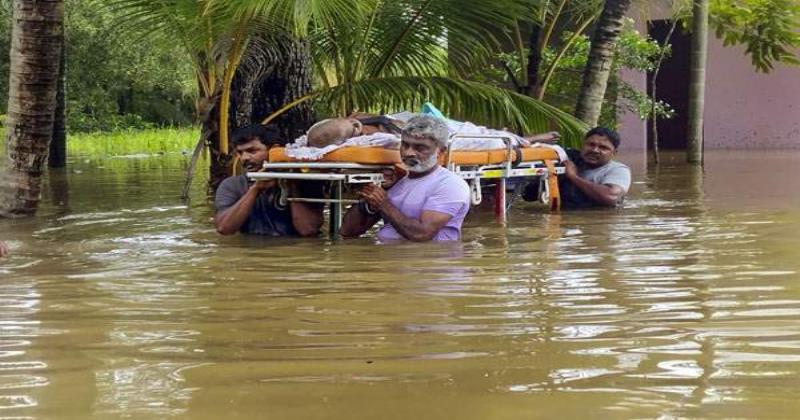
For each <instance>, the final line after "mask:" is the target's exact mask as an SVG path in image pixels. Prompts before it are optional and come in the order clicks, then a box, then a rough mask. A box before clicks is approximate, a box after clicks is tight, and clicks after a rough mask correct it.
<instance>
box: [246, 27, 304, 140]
mask: <svg viewBox="0 0 800 420" xmlns="http://www.w3.org/2000/svg"><path fill="white" fill-rule="evenodd" d="M283 45H284V46H285V48H283V49H282V51H281V57H280V60H279V63H277V65H276V66H275V68H274V71H272V72H270V73H269V74H267V75H265V76H264V77H263V78H261V80H259V81H258V83H257V85H256V88H255V89H254V96H253V100H252V114H251V118H250V122H251V123H259V122H261V121H263V120H264V118H266V117H267V116H269V115H270V114H272V113H273V112H275V111H277V110H278V109H280V108H281V107H282V106H284V105H286V104H287V103H289V102H291V101H293V100H295V99H297V98H299V97H301V96H304V95H307V94H308V93H309V92H311V69H312V65H311V54H310V52H309V46H308V43H307V42H305V41H300V40H297V39H291V38H289V37H287V39H286V41H285V42H284V43H283ZM313 123H314V111H313V108H312V106H311V103H310V102H308V101H307V102H304V103H302V104H300V105H298V106H296V107H294V108H292V109H290V110H289V111H287V112H285V113H283V114H281V115H280V116H279V117H278V118H276V119H275V120H273V124H276V125H277V127H278V129H279V130H280V133H281V134H282V135H283V137H284V138H285V139H287V140H289V141H292V140H294V139H295V138H297V137H299V136H301V135H303V134H305V132H306V130H308V128H309V127H311V125H312V124H313Z"/></svg>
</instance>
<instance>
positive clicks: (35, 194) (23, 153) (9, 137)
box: [0, 0, 64, 217]
mask: <svg viewBox="0 0 800 420" xmlns="http://www.w3.org/2000/svg"><path fill="white" fill-rule="evenodd" d="M63 24H64V3H63V1H62V0H51V1H44V0H36V1H34V0H15V1H14V13H13V22H12V25H13V26H12V36H11V53H10V64H11V65H10V72H9V73H10V77H9V94H8V118H7V120H6V126H7V130H6V145H7V157H6V167H5V172H4V173H3V174H2V177H3V180H2V182H0V215H2V216H7V217H10V216H25V215H32V214H34V213H35V212H36V209H37V207H38V205H39V200H40V198H41V188H42V174H43V172H44V168H45V162H46V161H47V153H48V148H49V146H50V138H51V137H52V135H53V115H54V111H55V108H56V91H57V87H58V77H59V71H58V67H59V61H60V56H61V49H62V48H63V45H64V36H63V29H62V28H63Z"/></svg>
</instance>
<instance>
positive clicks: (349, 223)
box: [339, 204, 380, 238]
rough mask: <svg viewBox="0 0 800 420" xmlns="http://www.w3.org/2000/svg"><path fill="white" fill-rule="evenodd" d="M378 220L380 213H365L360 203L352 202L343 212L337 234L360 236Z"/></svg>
mask: <svg viewBox="0 0 800 420" xmlns="http://www.w3.org/2000/svg"><path fill="white" fill-rule="evenodd" d="M378 220H380V214H378V213H375V214H367V213H365V212H364V210H363V209H362V208H361V205H360V204H354V205H352V206H350V208H349V209H347V212H346V213H345V214H344V218H343V219H342V227H341V228H340V229H339V234H340V235H342V237H344V238H355V237H357V236H361V235H363V234H364V232H366V231H368V230H369V228H371V227H372V226H373V225H374V224H375V223H378Z"/></svg>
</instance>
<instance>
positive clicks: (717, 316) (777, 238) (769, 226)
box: [0, 152, 800, 419]
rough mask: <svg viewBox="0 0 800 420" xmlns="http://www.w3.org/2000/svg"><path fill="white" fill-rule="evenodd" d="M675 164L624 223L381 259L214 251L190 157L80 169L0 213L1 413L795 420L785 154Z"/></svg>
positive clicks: (327, 248)
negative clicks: (24, 210)
mask: <svg viewBox="0 0 800 420" xmlns="http://www.w3.org/2000/svg"><path fill="white" fill-rule="evenodd" d="M667 158H668V159H667V162H666V163H665V164H664V165H662V166H661V167H658V168H650V169H648V170H646V171H644V170H643V171H640V173H638V174H636V179H637V181H638V182H637V183H636V184H635V185H634V193H633V195H632V196H631V197H630V199H629V200H628V202H627V204H626V208H625V209H624V210H621V211H588V212H576V213H564V214H552V215H551V214H546V213H544V212H542V211H541V210H539V209H537V208H536V207H534V206H531V205H529V204H527V203H516V206H515V207H514V209H513V211H512V212H511V214H510V217H509V223H508V227H506V228H504V227H502V226H501V225H499V224H498V223H497V222H495V221H494V220H493V219H492V216H491V214H490V213H488V212H487V211H477V212H474V213H472V214H471V215H470V217H469V219H468V223H467V227H466V229H465V231H464V236H465V241H464V243H462V244H449V245H437V244H422V245H416V244H400V245H382V246H376V245H374V243H373V240H371V239H369V238H365V239H359V240H354V241H347V242H335V241H329V240H326V239H286V238H281V239H264V238H255V237H241V236H237V237H233V238H222V237H219V236H217V235H216V233H215V232H214V231H213V229H212V228H211V226H210V223H209V218H210V216H211V212H210V210H209V208H208V204H207V203H206V202H205V201H204V200H202V197H201V196H202V191H201V190H202V186H201V185H200V183H198V185H197V190H196V191H195V200H194V202H193V204H192V205H191V206H190V207H186V206H183V205H181V203H180V202H179V201H178V200H177V198H176V197H177V194H178V192H179V190H180V186H181V177H182V171H183V168H184V165H185V159H184V158H177V157H158V158H148V159H139V160H136V159H128V160H118V161H108V162H99V163H96V162H83V161H81V160H76V161H74V162H73V164H72V166H71V169H70V170H69V171H64V172H55V173H53V174H51V176H50V177H49V180H48V183H49V184H48V186H47V187H48V188H47V189H46V190H45V191H47V192H48V193H47V197H46V198H45V199H46V201H45V206H44V208H43V209H42V211H41V213H40V216H39V217H37V218H35V219H28V220H13V221H11V220H0V229H1V230H0V231H1V232H2V236H3V237H4V238H5V239H6V240H7V241H9V242H10V244H11V246H12V251H13V254H12V256H11V257H10V258H7V259H5V260H3V261H2V262H1V263H0V276H1V277H2V282H0V417H17V418H19V417H22V418H50V417H75V418H85V417H97V418H116V417H133V418H164V417H190V418H210V419H211V418H221V417H230V418H252V417H266V416H269V417H274V418H298V419H306V418H342V419H345V418H347V419H349V418H375V417H384V418H385V417H390V418H409V417H422V418H455V417H456V416H458V417H462V418H475V419H483V418H531V417H540V418H550V417H556V416H558V417H563V418H572V417H588V416H613V417H615V418H616V417H626V418H627V417H665V418H666V417H722V418H727V417H772V418H787V417H792V416H793V414H791V413H796V412H798V409H800V402H798V400H797V398H796V397H795V395H796V394H797V393H798V392H799V391H800V381H798V379H797V378H798V375H800V322H798V319H800V285H798V283H797V279H798V278H799V277H800V276H798V271H800V198H798V194H797V192H798V191H800V188H798V185H797V180H798V179H800V177H798V176H799V175H800V169H798V165H794V164H792V162H796V161H797V159H798V158H800V153H798V152H791V153H761V154H759V155H758V156H756V158H757V159H756V161H757V162H758V164H757V165H754V164H753V162H754V159H753V156H752V152H747V153H738V152H725V153H710V154H709V155H708V159H709V161H708V164H707V166H706V169H705V172H704V171H702V170H699V169H692V168H688V167H685V166H683V165H682V164H680V163H678V162H679V157H676V158H675V159H673V160H672V161H670V160H669V156H667ZM748 165H749V166H748ZM772 175H779V176H780V179H781V182H772V183H765V182H764V179H770V177H771V176H772ZM65 186H68V187H69V189H68V194H67V193H66V192H65V191H66V188H65ZM266 413H269V414H266Z"/></svg>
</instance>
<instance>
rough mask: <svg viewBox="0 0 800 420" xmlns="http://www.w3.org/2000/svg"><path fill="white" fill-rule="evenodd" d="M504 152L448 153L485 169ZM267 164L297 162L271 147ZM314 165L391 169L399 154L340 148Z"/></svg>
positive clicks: (530, 154)
mask: <svg viewBox="0 0 800 420" xmlns="http://www.w3.org/2000/svg"><path fill="white" fill-rule="evenodd" d="M518 150H519V152H520V154H521V155H522V159H521V161H522V162H532V161H539V160H556V161H557V160H558V153H556V151H555V150H552V149H546V148H540V147H526V148H521V149H518ZM507 154H508V152H507V151H506V150H505V149H500V150H461V151H454V152H452V155H451V159H452V161H453V163H455V164H457V165H489V164H498V163H503V162H505V161H506V158H507ZM511 158H512V160H516V159H517V155H516V152H514V153H512V157H511ZM269 161H270V162H272V163H279V162H298V160H297V159H293V158H291V157H289V156H286V149H285V148H283V147H273V148H272V149H270V151H269ZM315 162H342V163H360V164H364V165H391V164H394V163H399V162H400V152H398V151H397V150H390V149H384V148H382V147H342V148H341V149H336V150H334V151H332V152H330V153H328V154H326V155H325V157H324V158H323V159H322V160H319V161H315Z"/></svg>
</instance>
